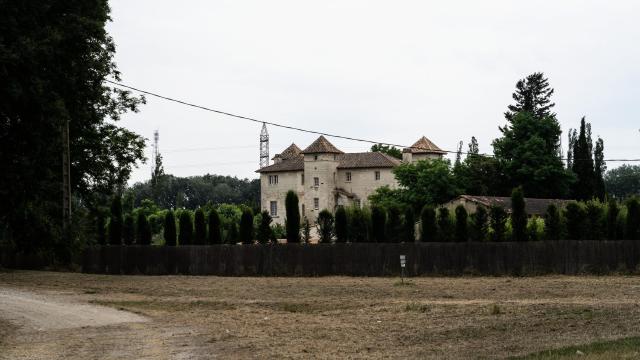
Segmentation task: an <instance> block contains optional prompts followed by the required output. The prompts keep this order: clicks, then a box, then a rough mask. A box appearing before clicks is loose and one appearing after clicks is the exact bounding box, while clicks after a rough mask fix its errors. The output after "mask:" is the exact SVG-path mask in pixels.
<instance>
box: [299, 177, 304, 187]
mask: <svg viewBox="0 0 640 360" xmlns="http://www.w3.org/2000/svg"><path fill="white" fill-rule="evenodd" d="M300 181H301V182H302V183H301V184H302V185H304V174H302V176H301V177H300Z"/></svg>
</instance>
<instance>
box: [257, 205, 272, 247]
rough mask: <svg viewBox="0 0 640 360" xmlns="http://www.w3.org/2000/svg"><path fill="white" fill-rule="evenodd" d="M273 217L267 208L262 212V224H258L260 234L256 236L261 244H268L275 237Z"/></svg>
mask: <svg viewBox="0 0 640 360" xmlns="http://www.w3.org/2000/svg"><path fill="white" fill-rule="evenodd" d="M272 221H273V219H272V218H271V215H270V214H269V212H268V211H267V210H264V211H262V213H260V225H258V235H257V236H256V238H257V239H258V242H259V243H260V244H266V243H268V242H269V240H270V239H271V238H272V237H273V233H272V231H271V222H272Z"/></svg>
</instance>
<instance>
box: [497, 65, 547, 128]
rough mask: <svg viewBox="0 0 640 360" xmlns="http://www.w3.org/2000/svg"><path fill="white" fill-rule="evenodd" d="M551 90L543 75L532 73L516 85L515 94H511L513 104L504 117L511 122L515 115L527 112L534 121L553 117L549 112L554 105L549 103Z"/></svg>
mask: <svg viewBox="0 0 640 360" xmlns="http://www.w3.org/2000/svg"><path fill="white" fill-rule="evenodd" d="M553 91H554V90H553V88H551V87H550V86H549V80H548V79H547V78H546V77H545V76H544V74H543V73H539V72H537V73H533V74H531V75H529V76H527V77H526V78H524V79H521V80H519V81H518V82H517V83H516V92H514V93H513V100H515V104H513V105H509V111H507V112H505V113H504V117H505V118H506V119H507V121H509V122H513V120H514V118H515V117H516V115H517V114H519V113H522V112H527V113H530V114H531V115H533V116H534V117H535V118H536V119H543V118H545V117H555V113H553V112H551V110H552V109H553V107H554V106H555V103H553V102H551V96H552V95H553Z"/></svg>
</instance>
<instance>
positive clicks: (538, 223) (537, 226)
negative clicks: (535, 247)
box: [527, 216, 544, 241]
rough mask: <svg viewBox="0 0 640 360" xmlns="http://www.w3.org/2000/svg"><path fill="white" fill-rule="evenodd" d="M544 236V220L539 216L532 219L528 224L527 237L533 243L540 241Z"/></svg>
mask: <svg viewBox="0 0 640 360" xmlns="http://www.w3.org/2000/svg"><path fill="white" fill-rule="evenodd" d="M543 235H544V220H542V219H540V218H539V217H537V216H533V217H531V219H529V220H528V222H527V237H528V239H529V240H531V241H538V240H540V239H542V237H543Z"/></svg>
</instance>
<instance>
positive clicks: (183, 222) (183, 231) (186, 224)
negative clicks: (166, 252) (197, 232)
mask: <svg viewBox="0 0 640 360" xmlns="http://www.w3.org/2000/svg"><path fill="white" fill-rule="evenodd" d="M178 221H179V222H180V233H179V234H178V245H180V246H183V245H191V242H192V238H193V222H192V221H191V213H190V212H189V211H188V210H182V212H181V213H180V218H179V219H178Z"/></svg>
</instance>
